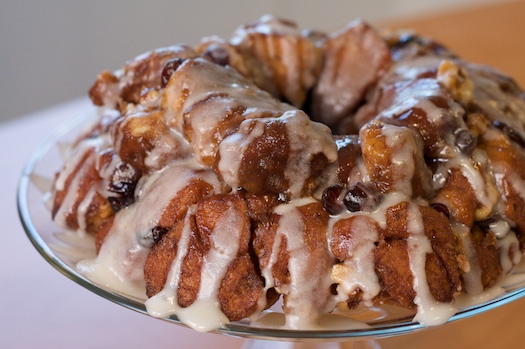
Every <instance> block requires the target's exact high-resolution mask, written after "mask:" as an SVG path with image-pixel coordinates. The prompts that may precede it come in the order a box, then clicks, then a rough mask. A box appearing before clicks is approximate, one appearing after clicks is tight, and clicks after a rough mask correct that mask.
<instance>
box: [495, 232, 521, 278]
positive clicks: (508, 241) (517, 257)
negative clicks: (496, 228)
mask: <svg viewBox="0 0 525 349" xmlns="http://www.w3.org/2000/svg"><path fill="white" fill-rule="evenodd" d="M496 246H497V248H498V250H499V255H500V262H501V268H502V269H503V270H502V274H503V275H505V274H507V273H508V272H510V271H511V269H512V267H513V266H515V265H516V264H518V263H519V262H520V261H521V257H522V253H521V252H520V248H519V241H518V238H517V237H516V235H515V234H507V235H506V236H505V237H504V238H502V239H498V240H497V242H496Z"/></svg>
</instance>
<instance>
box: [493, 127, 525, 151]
mask: <svg viewBox="0 0 525 349" xmlns="http://www.w3.org/2000/svg"><path fill="white" fill-rule="evenodd" d="M493 125H494V126H495V127H496V128H497V129H499V130H500V131H502V132H503V133H504V134H505V135H506V136H507V137H509V139H510V140H511V141H513V142H516V143H518V145H519V146H521V147H522V148H525V139H523V137H522V136H521V135H520V134H519V133H518V132H516V131H515V130H514V129H513V128H511V127H510V126H509V125H507V124H505V123H503V122H501V121H494V122H493Z"/></svg>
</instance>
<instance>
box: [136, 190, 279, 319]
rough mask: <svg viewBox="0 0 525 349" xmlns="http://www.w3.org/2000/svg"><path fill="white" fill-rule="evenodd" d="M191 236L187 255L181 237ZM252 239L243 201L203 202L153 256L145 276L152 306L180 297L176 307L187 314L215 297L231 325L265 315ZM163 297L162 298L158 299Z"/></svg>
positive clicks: (215, 199) (223, 198) (233, 197)
mask: <svg viewBox="0 0 525 349" xmlns="http://www.w3.org/2000/svg"><path fill="white" fill-rule="evenodd" d="M186 224H188V225H189V228H188V227H186V226H185V225H186ZM186 233H188V234H190V236H189V244H190V245H191V248H190V249H188V250H187V251H185V250H183V249H178V248H177V246H178V244H179V241H180V240H181V235H182V234H186ZM250 239H251V233H250V217H249V216H248V211H247V204H246V202H245V200H243V199H242V198H241V197H240V196H236V195H215V196H211V197H208V198H206V199H204V200H201V201H200V202H199V203H198V204H197V206H196V210H195V212H194V213H190V215H189V217H187V218H186V219H185V220H184V221H183V222H182V221H181V223H179V224H178V225H177V226H175V227H174V229H172V230H171V231H170V232H169V233H168V234H167V235H166V236H165V237H164V238H163V239H162V240H161V241H160V243H159V244H157V245H155V247H154V248H153V250H152V252H151V253H150V254H149V255H148V259H147V260H146V264H145V269H144V271H145V279H146V287H147V294H148V296H150V297H153V300H152V301H151V302H150V301H148V304H149V303H155V302H156V301H157V300H159V299H160V298H164V297H175V299H176V302H177V304H178V305H177V307H184V308H188V307H191V306H192V304H194V303H196V302H202V301H207V300H208V299H207V298H209V297H213V299H215V300H216V301H217V303H218V306H220V311H222V312H223V313H224V314H225V315H226V316H227V317H228V319H230V320H240V319H242V318H245V317H248V316H250V315H251V314H253V313H254V312H256V311H258V310H260V309H259V306H260V303H261V301H260V299H261V298H262V297H266V293H265V292H264V281H263V279H262V277H261V275H260V273H259V272H258V270H257V267H256V265H254V263H253V261H252V258H251V256H250V251H249V243H250ZM229 250H231V251H230V252H228V251H229ZM177 255H179V257H178V258H179V260H180V264H179V265H180V274H179V276H178V277H177V278H178V283H174V284H173V283H166V280H167V279H168V275H169V274H170V272H171V273H172V274H173V275H176V274H177V271H176V270H175V271H173V270H171V269H172V268H171V267H172V264H173V260H175V258H177ZM171 285H173V286H171ZM161 291H162V295H159V296H156V295H157V294H158V293H159V292H161ZM273 301H275V299H273ZM269 305H271V303H270V304H268V306H269Z"/></svg>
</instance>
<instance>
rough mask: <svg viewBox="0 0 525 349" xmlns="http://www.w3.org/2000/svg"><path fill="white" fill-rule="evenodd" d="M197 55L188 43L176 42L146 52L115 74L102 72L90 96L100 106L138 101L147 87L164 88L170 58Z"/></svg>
mask: <svg viewBox="0 0 525 349" xmlns="http://www.w3.org/2000/svg"><path fill="white" fill-rule="evenodd" d="M195 56H196V53H195V51H194V50H193V48H191V47H189V46H187V45H175V46H170V47H165V48H161V49H156V50H153V51H150V52H147V53H144V54H142V55H140V56H138V57H135V58H134V59H133V60H131V61H130V62H128V63H127V64H126V65H125V66H124V68H123V69H122V70H120V71H117V72H116V73H115V74H113V73H111V72H108V71H104V72H102V73H101V74H99V76H98V77H97V80H96V82H95V84H93V86H92V87H91V89H90V90H89V97H90V98H91V100H92V101H93V104H95V105H98V106H107V107H117V106H118V105H119V104H121V103H124V104H126V103H135V104H138V103H140V101H141V96H142V94H143V93H144V91H145V90H149V89H156V90H158V89H160V84H161V74H162V70H163V68H164V66H165V65H166V63H167V62H168V61H169V60H170V59H173V58H184V59H186V58H190V57H195Z"/></svg>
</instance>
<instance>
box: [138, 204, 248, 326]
mask: <svg viewBox="0 0 525 349" xmlns="http://www.w3.org/2000/svg"><path fill="white" fill-rule="evenodd" d="M191 214H192V212H188V214H187V216H186V219H185V226H184V229H183V233H182V237H181V238H180V240H179V242H178V244H177V255H176V257H175V259H174V261H173V262H172V266H171V269H170V274H169V276H168V282H166V286H165V287H164V289H163V290H162V291H161V292H160V293H158V294H156V295H155V296H153V297H151V298H150V299H149V300H147V301H146V308H147V310H148V313H150V314H152V315H153V316H156V317H167V316H171V315H176V316H177V317H178V318H179V320H180V321H181V322H183V323H185V324H186V325H188V326H190V327H192V328H193V329H195V330H198V331H210V330H213V329H215V328H218V327H220V326H222V325H224V324H227V323H229V320H228V318H227V317H226V315H224V313H223V312H222V311H221V309H220V303H219V300H218V298H217V297H218V292H219V287H220V284H221V281H222V279H223V278H224V275H225V274H226V271H227V269H228V267H229V265H230V264H231V263H232V262H233V260H234V259H235V257H236V256H237V252H238V250H239V239H240V236H241V234H242V232H241V231H240V229H236V228H241V229H242V227H243V225H242V224H241V222H239V220H240V217H239V215H238V213H237V212H236V211H235V209H234V208H233V207H230V208H228V209H227V210H226V211H225V212H224V213H223V214H222V215H221V216H220V217H219V219H218V221H217V223H216V225H215V227H214V229H213V232H212V233H211V245H212V246H211V249H210V250H209V252H208V254H207V255H206V256H205V258H204V263H203V265H202V269H201V284H200V288H199V292H198V294H197V299H196V300H195V302H193V303H192V304H191V305H190V306H188V307H185V308H183V307H180V306H179V305H178V302H177V293H178V292H177V290H178V285H179V281H180V273H181V268H182V261H183V260H184V257H185V256H186V253H187V251H188V244H189V235H190V234H191V231H190V229H189V226H190V224H189V222H188V217H190V215H191Z"/></svg>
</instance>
